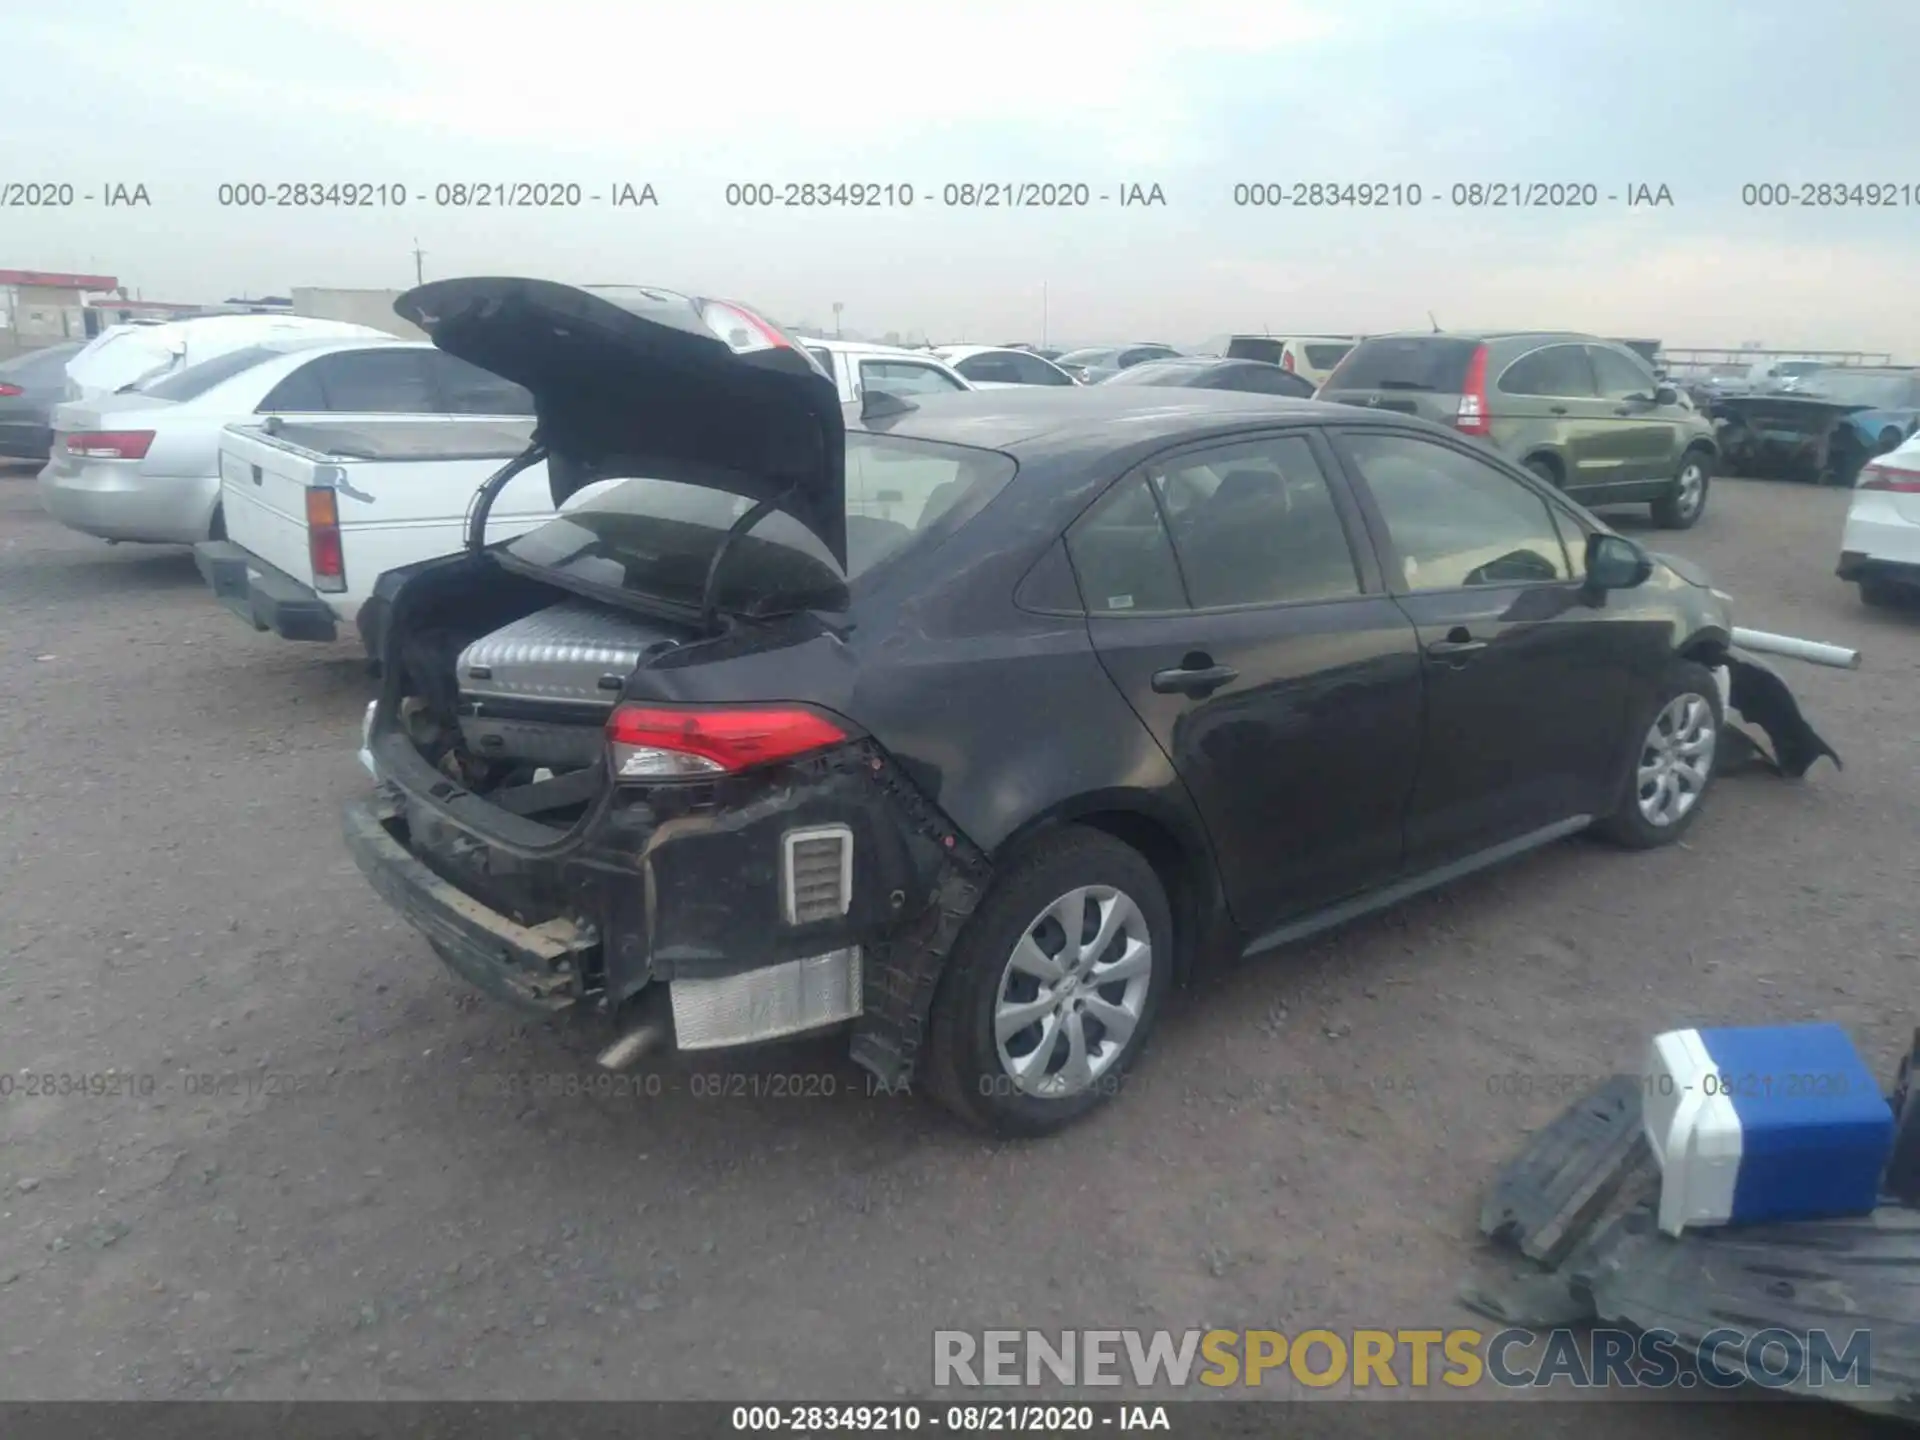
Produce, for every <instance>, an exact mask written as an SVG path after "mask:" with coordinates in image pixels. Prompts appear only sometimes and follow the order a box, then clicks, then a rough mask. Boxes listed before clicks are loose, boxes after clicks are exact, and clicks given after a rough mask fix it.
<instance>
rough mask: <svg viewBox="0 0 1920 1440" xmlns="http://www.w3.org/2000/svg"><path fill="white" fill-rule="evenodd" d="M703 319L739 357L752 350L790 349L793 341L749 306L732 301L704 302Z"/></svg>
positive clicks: (701, 307)
mask: <svg viewBox="0 0 1920 1440" xmlns="http://www.w3.org/2000/svg"><path fill="white" fill-rule="evenodd" d="M700 319H701V320H702V321H703V322H705V324H706V327H707V328H708V329H709V330H711V331H712V332H713V333H714V334H715V335H716V336H718V337H719V338H720V339H721V340H724V341H725V342H726V343H727V345H728V347H729V348H730V349H732V351H733V352H734V353H735V354H736V355H744V354H747V353H748V352H750V351H753V350H790V349H792V348H793V342H792V341H790V340H788V339H787V337H786V336H785V335H782V334H781V333H780V331H779V330H777V329H776V328H775V327H774V326H772V325H770V324H768V323H767V322H766V321H765V320H763V319H761V318H760V317H759V316H758V315H756V314H754V313H753V311H751V310H749V309H747V307H746V306H744V305H741V304H737V303H736V302H734V301H732V300H705V301H702V302H701V305H700Z"/></svg>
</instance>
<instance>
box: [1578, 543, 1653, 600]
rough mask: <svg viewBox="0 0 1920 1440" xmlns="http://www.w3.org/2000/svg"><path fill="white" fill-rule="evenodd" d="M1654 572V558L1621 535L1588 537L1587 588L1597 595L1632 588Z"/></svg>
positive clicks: (1645, 580)
mask: <svg viewBox="0 0 1920 1440" xmlns="http://www.w3.org/2000/svg"><path fill="white" fill-rule="evenodd" d="M1652 574H1653V557H1652V556H1651V555H1649V554H1648V553H1647V552H1646V551H1645V550H1643V549H1641V548H1640V546H1639V545H1637V544H1635V543H1634V542H1633V541H1631V540H1629V539H1627V537H1626V536H1624V535H1607V534H1594V535H1589V536H1588V537H1587V588H1588V589H1589V590H1591V591H1593V592H1594V593H1596V594H1604V593H1605V592H1606V591H1608V590H1631V589H1633V588H1634V586H1636V585H1644V584H1645V583H1646V582H1647V578H1648V577H1649V576H1651V575H1652Z"/></svg>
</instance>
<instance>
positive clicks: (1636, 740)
mask: <svg viewBox="0 0 1920 1440" xmlns="http://www.w3.org/2000/svg"><path fill="white" fill-rule="evenodd" d="M1724 723H1725V715H1724V712H1723V711H1722V709H1721V706H1720V685H1719V682H1718V681H1717V680H1715V679H1714V676H1713V672H1712V671H1711V670H1708V669H1707V668H1706V667H1705V666H1704V665H1696V664H1694V663H1693V662H1692V661H1684V660H1683V661H1676V662H1675V663H1674V665H1673V667H1672V668H1671V669H1670V670H1669V671H1668V673H1667V676H1666V678H1665V680H1664V681H1663V682H1662V683H1661V685H1660V687H1659V688H1658V689H1657V690H1656V691H1655V692H1654V697H1653V700H1652V702H1651V703H1650V704H1647V705H1644V706H1642V707H1641V709H1640V711H1639V714H1638V716H1637V718H1636V721H1635V724H1634V728H1633V730H1632V732H1631V733H1632V736H1633V740H1632V744H1633V747H1634V749H1633V755H1632V759H1631V761H1630V763H1629V764H1628V766H1627V776H1626V783H1625V785H1624V787H1623V789H1622V793H1621V796H1620V803H1619V807H1618V808H1617V809H1616V810H1615V811H1614V812H1613V814H1611V815H1608V816H1606V817H1605V818H1603V819H1602V820H1600V821H1599V822H1598V823H1597V824H1596V825H1595V826H1594V831H1595V833H1597V834H1599V835H1600V836H1602V837H1603V838H1605V839H1608V840H1611V841H1612V842H1613V843H1614V844H1616V845H1622V846H1625V847H1626V848H1627V849H1629V850H1651V849H1653V848H1655V847H1656V846H1660V845H1671V844H1672V843H1673V842H1674V841H1676V840H1678V839H1679V838H1680V837H1681V836H1682V835H1684V834H1686V833H1687V831H1688V829H1690V828H1691V827H1692V825H1693V823H1694V821H1696V820H1697V819H1699V818H1700V809H1701V802H1702V801H1704V800H1705V799H1706V796H1707V787H1708V786H1710V785H1711V784H1712V783H1713V777H1714V770H1715V762H1716V760H1717V758H1718V751H1719V741H1720V728H1721V726H1722V725H1723V724H1724Z"/></svg>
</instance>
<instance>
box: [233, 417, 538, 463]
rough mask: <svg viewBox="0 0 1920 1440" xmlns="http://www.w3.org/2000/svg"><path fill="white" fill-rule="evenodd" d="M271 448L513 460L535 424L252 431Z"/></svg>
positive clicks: (399, 423)
mask: <svg viewBox="0 0 1920 1440" xmlns="http://www.w3.org/2000/svg"><path fill="white" fill-rule="evenodd" d="M249 429H251V430H252V432H253V433H254V434H255V435H257V436H259V437H260V438H261V439H263V440H266V441H267V442H268V443H270V444H275V445H278V446H280V447H282V448H284V449H288V450H294V451H297V452H299V453H302V454H304V455H307V456H310V457H312V458H314V459H318V460H499V461H502V462H504V461H507V460H511V459H512V458H513V457H514V456H516V455H518V454H519V453H520V452H521V451H522V450H525V449H526V448H527V440H528V437H529V436H530V435H531V434H532V433H533V422H532V421H531V420H528V421H525V422H524V423H516V422H511V421H500V420H424V419H417V418H414V417H412V416H404V415H400V416H395V417H394V418H393V419H391V420H295V421H279V422H277V423H273V424H269V425H264V426H260V427H257V428H255V427H249Z"/></svg>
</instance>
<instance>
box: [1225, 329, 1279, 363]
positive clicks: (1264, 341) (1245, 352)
mask: <svg viewBox="0 0 1920 1440" xmlns="http://www.w3.org/2000/svg"><path fill="white" fill-rule="evenodd" d="M1284 343H1285V342H1283V341H1280V340H1271V339H1269V338H1267V337H1266V336H1264V335H1236V336H1234V337H1233V338H1232V339H1231V340H1229V341H1228V342H1227V358H1228V359H1229V360H1264V361H1266V362H1267V363H1268V364H1269V365H1278V364H1279V363H1280V352H1281V350H1282V349H1283V348H1284Z"/></svg>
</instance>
